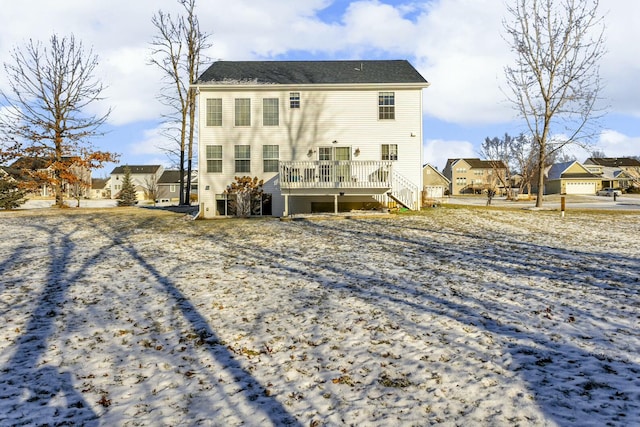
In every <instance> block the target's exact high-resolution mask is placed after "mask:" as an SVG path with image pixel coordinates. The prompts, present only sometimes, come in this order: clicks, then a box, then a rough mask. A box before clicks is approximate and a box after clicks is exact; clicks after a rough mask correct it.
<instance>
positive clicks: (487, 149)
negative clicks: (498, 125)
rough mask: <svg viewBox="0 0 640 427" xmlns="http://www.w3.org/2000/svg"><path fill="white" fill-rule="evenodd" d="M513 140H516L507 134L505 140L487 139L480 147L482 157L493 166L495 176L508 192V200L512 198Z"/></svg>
mask: <svg viewBox="0 0 640 427" xmlns="http://www.w3.org/2000/svg"><path fill="white" fill-rule="evenodd" d="M513 139H514V138H512V137H511V136H510V135H509V134H506V133H505V134H504V138H498V137H494V138H489V137H486V138H485V139H484V142H483V143H482V146H481V147H480V156H481V157H484V158H485V159H486V160H487V161H488V162H489V163H490V164H491V168H492V169H493V175H494V177H496V178H497V179H498V181H499V182H500V184H502V188H504V189H505V191H506V192H507V197H508V198H510V197H511V196H512V195H511V179H510V178H511V164H512V162H511V156H512V152H511V147H512V145H513V142H512V141H513ZM505 168H506V170H505ZM503 171H504V173H503Z"/></svg>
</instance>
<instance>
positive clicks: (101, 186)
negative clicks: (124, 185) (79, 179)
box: [89, 178, 111, 199]
mask: <svg viewBox="0 0 640 427" xmlns="http://www.w3.org/2000/svg"><path fill="white" fill-rule="evenodd" d="M110 193H111V186H110V183H109V179H108V178H93V179H92V180H91V193H90V194H89V198H91V199H110V198H111V194H110Z"/></svg>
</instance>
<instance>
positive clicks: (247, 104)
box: [235, 98, 251, 126]
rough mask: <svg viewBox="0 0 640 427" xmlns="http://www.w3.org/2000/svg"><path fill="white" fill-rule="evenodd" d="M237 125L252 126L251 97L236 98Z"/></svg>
mask: <svg viewBox="0 0 640 427" xmlns="http://www.w3.org/2000/svg"><path fill="white" fill-rule="evenodd" d="M235 101H236V122H235V123H236V126H251V99H249V98H236V100H235Z"/></svg>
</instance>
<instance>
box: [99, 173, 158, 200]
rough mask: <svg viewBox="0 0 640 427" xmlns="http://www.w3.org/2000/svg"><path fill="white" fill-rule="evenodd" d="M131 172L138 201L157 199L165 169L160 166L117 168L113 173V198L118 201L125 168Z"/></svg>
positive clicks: (111, 179) (111, 181) (111, 180)
mask: <svg viewBox="0 0 640 427" xmlns="http://www.w3.org/2000/svg"><path fill="white" fill-rule="evenodd" d="M127 167H128V168H129V170H130V171H131V182H132V183H133V185H134V187H135V189H136V196H137V198H138V200H147V199H150V198H151V197H150V196H153V198H155V194H156V193H157V189H158V180H159V179H160V176H162V172H163V171H164V168H163V167H162V166H160V165H122V166H117V167H116V168H115V169H113V171H112V172H111V178H110V184H111V189H110V190H111V198H112V199H117V198H118V197H119V194H120V190H122V182H123V180H124V175H125V168H127Z"/></svg>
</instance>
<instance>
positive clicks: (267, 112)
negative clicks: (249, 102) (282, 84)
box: [262, 98, 280, 126]
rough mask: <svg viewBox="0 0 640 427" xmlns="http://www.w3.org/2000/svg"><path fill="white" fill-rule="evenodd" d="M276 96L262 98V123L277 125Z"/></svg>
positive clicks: (277, 104) (278, 121) (278, 120)
mask: <svg viewBox="0 0 640 427" xmlns="http://www.w3.org/2000/svg"><path fill="white" fill-rule="evenodd" d="M278 101H279V100H278V98H265V99H263V100H262V125H263V126H278V125H279V124H280V117H279V110H278V107H279V103H278Z"/></svg>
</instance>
